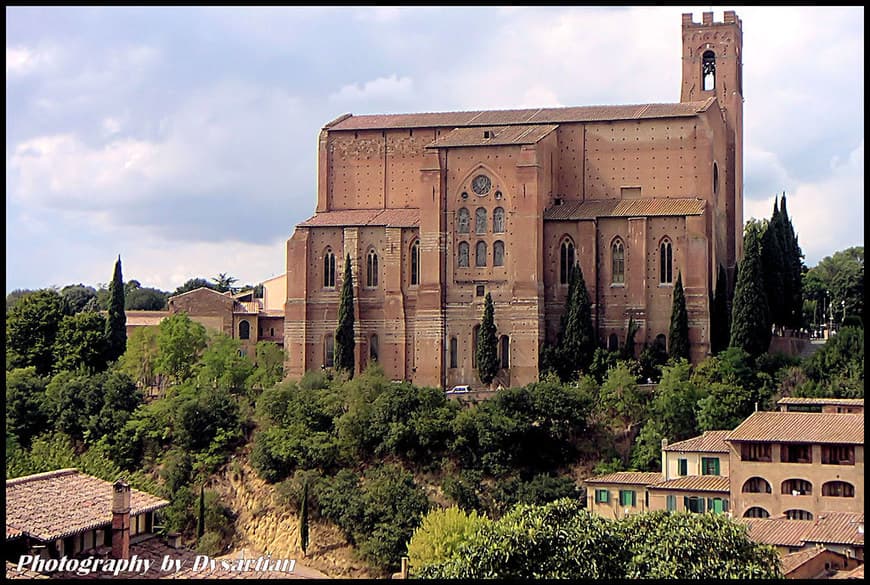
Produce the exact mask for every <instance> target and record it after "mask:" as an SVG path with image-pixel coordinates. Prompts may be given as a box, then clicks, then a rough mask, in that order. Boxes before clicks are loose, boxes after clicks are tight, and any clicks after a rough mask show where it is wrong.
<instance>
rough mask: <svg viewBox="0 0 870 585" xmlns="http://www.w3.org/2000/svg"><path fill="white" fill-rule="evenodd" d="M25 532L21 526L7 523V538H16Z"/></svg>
mask: <svg viewBox="0 0 870 585" xmlns="http://www.w3.org/2000/svg"><path fill="white" fill-rule="evenodd" d="M22 534H24V533H23V532H22V531H21V529H20V528H16V527H15V526H10V525H9V524H7V525H6V540H15V539H16V538H18V537H19V536H21V535H22Z"/></svg>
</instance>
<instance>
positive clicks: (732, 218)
mask: <svg viewBox="0 0 870 585" xmlns="http://www.w3.org/2000/svg"><path fill="white" fill-rule="evenodd" d="M682 35H683V53H682V60H683V81H682V87H681V89H680V101H681V102H698V101H704V100H707V99H708V98H711V97H715V98H716V101H717V102H718V103H719V107H720V108H722V110H723V112H724V114H725V121H726V124H727V125H728V129H729V132H728V134H729V135H728V160H727V161H726V164H725V165H723V166H724V167H725V171H726V173H727V174H728V179H729V180H728V184H729V186H730V188H729V189H728V192H727V193H725V196H726V197H727V200H726V212H727V234H728V235H727V251H726V262H725V264H726V269H727V270H728V272H729V279H728V280H729V284H730V285H731V286H733V278H731V277H732V276H733V274H734V272H733V270H734V267H735V265H736V264H737V262H738V261H739V260H740V258H742V257H743V24H742V22H741V21H740V19H739V18H738V17H737V13H736V12H734V11H733V10H726V11H725V12H724V15H723V22H713V13H712V12H704V13H703V14H702V16H701V22H700V23H698V22H694V20H693V18H692V14H691V13H688V14H683V26H682Z"/></svg>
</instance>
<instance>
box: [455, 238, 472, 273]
mask: <svg viewBox="0 0 870 585" xmlns="http://www.w3.org/2000/svg"><path fill="white" fill-rule="evenodd" d="M469 248H470V246H469V245H468V242H459V258H458V261H457V265H458V266H459V267H460V268H468V252H469Z"/></svg>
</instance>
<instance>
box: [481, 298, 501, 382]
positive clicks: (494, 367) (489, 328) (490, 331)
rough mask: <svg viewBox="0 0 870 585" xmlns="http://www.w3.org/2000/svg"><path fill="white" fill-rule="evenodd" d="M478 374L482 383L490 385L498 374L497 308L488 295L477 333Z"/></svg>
mask: <svg viewBox="0 0 870 585" xmlns="http://www.w3.org/2000/svg"><path fill="white" fill-rule="evenodd" d="M476 357H477V374H478V376H480V381H481V382H483V383H484V384H490V383H491V382H492V381H493V379H494V378H495V376H496V374H498V339H497V337H496V329H495V308H494V307H493V304H492V295H490V294H489V293H486V298H485V299H484V304H483V318H482V319H481V321H480V329H479V330H478V332H477V356H476Z"/></svg>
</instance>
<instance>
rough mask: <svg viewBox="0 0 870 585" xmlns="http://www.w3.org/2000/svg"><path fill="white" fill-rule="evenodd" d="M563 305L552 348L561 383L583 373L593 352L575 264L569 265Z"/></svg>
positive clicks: (580, 277)
mask: <svg viewBox="0 0 870 585" xmlns="http://www.w3.org/2000/svg"><path fill="white" fill-rule="evenodd" d="M566 304H567V307H566V309H565V314H564V315H563V316H562V320H561V326H560V330H559V340H558V343H557V349H556V358H557V368H558V372H559V377H560V378H561V379H562V381H563V382H567V381H570V380H573V379H575V378H576V376H577V373H578V372H585V371H586V370H587V369H588V368H589V364H591V363H592V357H593V354H594V352H595V331H594V329H593V328H592V308H591V304H590V301H589V292H588V291H587V290H586V281H585V280H584V279H583V270H582V269H581V268H580V265H579V264H575V265H574V266H572V267H571V272H570V274H569V277H568V297H567V299H566Z"/></svg>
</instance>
